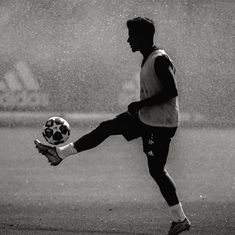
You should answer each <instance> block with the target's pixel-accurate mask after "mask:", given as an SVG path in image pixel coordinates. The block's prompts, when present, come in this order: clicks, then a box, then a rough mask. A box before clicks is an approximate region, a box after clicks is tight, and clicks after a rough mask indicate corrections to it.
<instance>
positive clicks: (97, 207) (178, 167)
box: [0, 128, 235, 235]
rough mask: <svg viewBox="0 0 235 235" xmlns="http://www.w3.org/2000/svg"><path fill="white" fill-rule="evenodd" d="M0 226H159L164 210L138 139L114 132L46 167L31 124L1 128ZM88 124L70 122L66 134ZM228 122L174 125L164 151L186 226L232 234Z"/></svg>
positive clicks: (110, 229) (128, 229)
mask: <svg viewBox="0 0 235 235" xmlns="http://www.w3.org/2000/svg"><path fill="white" fill-rule="evenodd" d="M0 130H1V133H2V134H1V135H0V149H1V152H0V185H1V187H0V234H13V235H14V234H17V235H18V234H26V235H27V234H30V235H31V234H36V235H37V234H85V235H86V234H87V235H90V234H100V235H102V234H114V235H115V234H121V235H124V234H126V235H134V234H139V235H141V234H146V235H148V234H149V235H151V234H152V235H153V234H165V233H166V232H167V231H168V229H169V226H170V222H171V217H170V213H169V211H168V208H167V205H166V203H165V202H164V200H163V199H162V196H161V194H160V192H159V190H158V187H157V186H156V185H155V182H154V181H153V180H152V179H151V178H150V176H149V174H148V169H147V164H146V159H145V156H144V154H143V153H142V146H141V141H140V140H134V141H132V142H129V143H128V142H126V141H125V140H124V139H123V138H122V137H121V136H113V137H110V138H109V139H107V140H106V141H105V142H104V143H103V144H102V145H100V146H98V147H96V148H95V149H92V150H89V151H86V152H83V153H80V154H79V155H75V156H74V157H71V158H68V159H66V160H65V161H64V162H62V164H61V165H59V166H57V167H51V166H49V164H48V163H47V161H46V159H44V158H43V157H42V156H41V155H39V154H38V153H37V151H36V150H35V148H34V145H33V139H34V138H41V139H42V137H41V134H40V132H39V131H38V130H37V129H35V128H1V129H0ZM88 131H89V129H79V128H74V129H72V136H71V138H70V141H72V140H73V139H75V138H77V137H79V136H81V135H82V134H84V133H86V132H88ZM234 134H235V130H234V129H230V130H228V129H185V128H180V129H179V130H178V132H177V135H176V136H175V138H174V140H173V142H172V145H171V149H170V154H169V159H168V163H167V169H168V171H169V173H170V174H171V175H172V176H173V178H174V180H175V183H176V185H177V189H178V195H179V197H180V200H181V201H182V204H183V206H184V209H185V212H186V214H187V216H188V217H189V219H190V220H191V222H192V229H191V230H190V232H185V234H194V235H199V234H200V235H210V234H218V235H222V234H224V235H227V234H235V206H234V205H235V204H234V203H235V197H234V196H235V183H234V182H235V178H234V172H235V164H234V163H235V162H234V156H235V149H234V143H235V135H234Z"/></svg>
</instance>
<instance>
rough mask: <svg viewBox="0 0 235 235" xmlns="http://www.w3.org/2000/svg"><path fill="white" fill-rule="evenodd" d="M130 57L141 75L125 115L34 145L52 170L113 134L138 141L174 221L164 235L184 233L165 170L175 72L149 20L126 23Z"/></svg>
mask: <svg viewBox="0 0 235 235" xmlns="http://www.w3.org/2000/svg"><path fill="white" fill-rule="evenodd" d="M127 28H128V40H127V42H128V43H129V44H130V47H131V49H132V52H136V51H139V52H140V53H141V54H142V55H143V61H142V65H141V71H140V100H139V101H135V102H132V103H130V104H129V105H128V107H127V111H126V112H124V113H121V114H119V115H118V116H116V117H115V118H114V119H111V120H107V121H103V122H101V123H100V124H99V125H98V127H97V128H95V129H94V130H92V131H91V132H90V133H88V134H86V135H84V136H82V137H81V138H79V139H77V140H76V141H74V142H73V143H70V144H67V145H65V146H62V147H51V146H47V145H44V144H42V143H41V142H40V141H39V140H35V141H34V143H35V145H36V148H37V149H38V151H39V152H40V153H41V154H43V155H44V156H45V157H46V158H47V159H48V161H49V162H50V163H51V165H53V166H56V165H58V164H59V163H60V162H61V161H62V160H64V159H65V158H67V157H68V156H71V155H74V154H77V153H79V152H82V151H85V150H88V149H91V148H94V147H96V146H97V145H99V144H100V143H102V142H103V141H104V140H105V139H106V138H108V137H109V136H112V135H123V136H124V137H125V139H126V140H127V141H130V140H133V139H135V138H139V137H141V138H142V141H143V151H144V153H145V154H146V156H147V161H148V168H149V173H150V175H151V176H152V177H153V179H154V180H155V182H156V183H157V185H158V186H159V189H160V191H161V194H162V195H163V197H164V199H165V200H166V202H167V204H168V205H169V208H170V211H171V213H172V216H173V222H172V224H171V227H170V230H169V232H168V235H175V234H179V233H181V232H182V231H185V230H189V228H190V226H191V223H190V221H189V220H188V218H187V217H186V216H185V213H184V211H183V208H182V204H181V203H180V201H179V199H178V196H177V193H176V187H175V184H174V182H173V180H172V178H171V177H170V175H169V174H168V172H167V171H166V169H165V164H166V161H167V156H168V151H169V146H170V142H171V138H172V137H173V136H174V135H175V132H176V130H177V127H178V125H179V120H178V118H179V117H178V116H179V109H178V90H177V86H176V81H175V76H174V75H175V71H176V70H175V67H174V65H173V63H172V60H171V59H170V57H169V56H168V55H167V54H166V52H165V51H164V50H162V49H160V48H158V47H156V46H155V45H154V34H155V26H154V22H153V21H152V20H151V19H148V18H145V17H136V18H134V19H130V20H128V21H127Z"/></svg>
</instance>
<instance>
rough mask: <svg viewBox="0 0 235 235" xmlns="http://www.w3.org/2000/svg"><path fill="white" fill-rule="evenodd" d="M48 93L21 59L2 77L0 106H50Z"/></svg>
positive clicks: (0, 81)
mask: <svg viewBox="0 0 235 235" xmlns="http://www.w3.org/2000/svg"><path fill="white" fill-rule="evenodd" d="M48 104H49V97H48V94H45V93H44V94H42V93H41V92H40V86H39V83H38V82H37V80H36V79H35V78H34V76H33V73H32V71H31V69H30V67H29V66H28V65H27V63H25V62H23V61H20V62H18V63H17V64H16V65H15V66H14V69H13V70H11V71H9V72H7V73H6V74H5V75H4V76H3V78H0V107H3V108H6V109H7V108H16V109H17V108H27V107H37V106H48Z"/></svg>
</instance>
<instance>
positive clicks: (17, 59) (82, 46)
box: [0, 0, 235, 126]
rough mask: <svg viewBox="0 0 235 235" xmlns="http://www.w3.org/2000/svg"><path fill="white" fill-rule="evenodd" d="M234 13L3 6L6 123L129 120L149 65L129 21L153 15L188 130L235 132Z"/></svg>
mask: <svg viewBox="0 0 235 235" xmlns="http://www.w3.org/2000/svg"><path fill="white" fill-rule="evenodd" d="M234 12H235V7H234V1H232V0H199V1H196V0H182V1H178V0H141V1H140V0H128V1H125V0H89V1H88V0H47V1H45V0H1V1H0V110H1V113H0V116H1V123H2V124H11V125H12V124H13V122H17V120H18V119H19V118H21V119H22V120H23V121H24V120H25V123H24V122H23V123H24V124H27V123H28V121H27V118H30V120H31V122H32V120H33V119H35V120H36V119H37V118H39V117H40V115H43V114H45V113H48V112H50V113H55V112H58V113H59V114H60V115H61V116H63V115H65V116H66V114H67V115H68V116H67V117H68V119H69V117H71V116H69V114H72V115H73V116H72V117H74V118H75V119H76V117H77V118H79V117H80V116H79V114H91V113H92V114H94V113H96V114H110V113H118V112H121V111H125V110H126V106H127V105H128V104H129V103H130V102H131V101H132V100H136V99H139V96H138V95H139V94H138V93H139V88H138V79H139V77H138V73H139V70H140V64H141V60H142V57H141V55H140V54H139V53H135V54H132V52H131V50H130V48H129V45H128V43H127V42H126V40H127V28H126V21H127V20H128V19H129V18H133V17H135V16H146V17H149V18H152V19H153V20H154V21H155V24H156V35H155V43H156V45H158V46H160V47H162V48H164V49H165V50H166V52H167V53H168V54H169V55H170V56H171V58H172V59H173V61H174V63H175V66H176V68H177V76H176V79H177V82H178V87H179V91H180V92H179V94H180V96H179V98H180V109H181V120H182V123H183V124H188V125H216V126H221V125H222V126H224V125H225V126H227V125H229V126H231V125H234V113H235V67H234V64H235V60H234V55H235V53H234V52H235V51H234V23H235V17H234ZM17 118H18V119H17ZM22 120H21V121H22Z"/></svg>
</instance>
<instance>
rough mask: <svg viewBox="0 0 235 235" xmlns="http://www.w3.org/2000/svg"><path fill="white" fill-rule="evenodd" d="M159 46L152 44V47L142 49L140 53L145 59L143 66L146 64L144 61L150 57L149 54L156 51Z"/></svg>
mask: <svg viewBox="0 0 235 235" xmlns="http://www.w3.org/2000/svg"><path fill="white" fill-rule="evenodd" d="M157 49H158V48H157V47H156V46H155V45H152V46H150V47H146V48H145V49H143V50H140V53H141V54H142V55H143V57H144V58H143V61H142V64H141V67H143V66H144V63H145V61H146V60H147V59H148V57H149V55H150V54H151V53H152V52H153V51H155V50H157Z"/></svg>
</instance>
